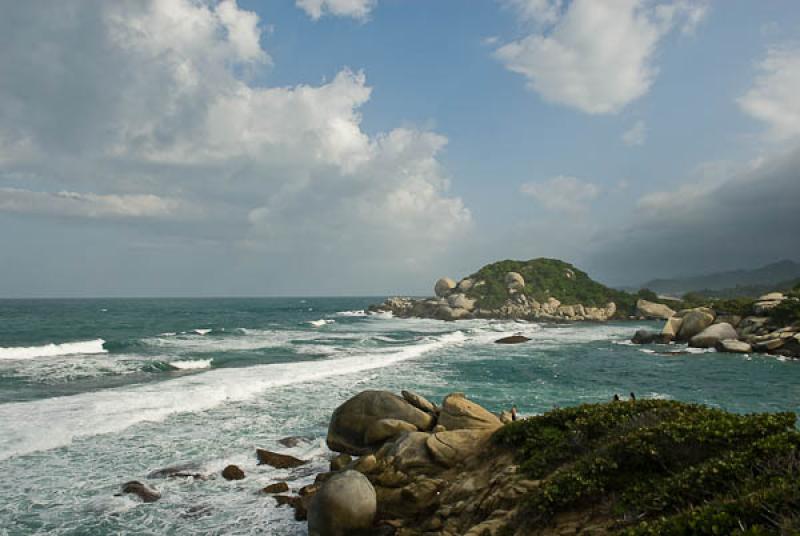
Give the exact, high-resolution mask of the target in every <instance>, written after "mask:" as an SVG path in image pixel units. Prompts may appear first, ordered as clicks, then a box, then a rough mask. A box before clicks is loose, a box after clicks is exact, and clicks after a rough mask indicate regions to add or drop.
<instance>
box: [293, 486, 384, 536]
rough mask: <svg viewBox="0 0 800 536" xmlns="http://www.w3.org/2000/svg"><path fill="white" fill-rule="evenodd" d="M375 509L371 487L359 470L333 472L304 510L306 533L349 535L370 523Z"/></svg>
mask: <svg viewBox="0 0 800 536" xmlns="http://www.w3.org/2000/svg"><path fill="white" fill-rule="evenodd" d="M376 512H377V498H376V494H375V488H373V487H372V484H371V483H370V481H369V480H368V479H367V477H365V476H364V475H362V474H361V473H359V472H356V471H344V472H342V473H338V474H336V475H335V476H333V477H332V478H331V479H330V480H328V481H327V482H325V484H323V485H322V489H320V490H319V492H318V493H316V494H315V495H314V498H313V499H312V500H311V504H310V508H309V511H308V533H309V536H350V535H352V534H354V533H356V532H357V531H362V530H367V529H369V528H370V527H372V522H373V521H374V519H375V514H376Z"/></svg>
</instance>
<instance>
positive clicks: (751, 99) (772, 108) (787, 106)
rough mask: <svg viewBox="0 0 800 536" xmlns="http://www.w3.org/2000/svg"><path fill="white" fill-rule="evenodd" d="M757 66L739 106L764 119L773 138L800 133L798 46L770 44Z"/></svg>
mask: <svg viewBox="0 0 800 536" xmlns="http://www.w3.org/2000/svg"><path fill="white" fill-rule="evenodd" d="M758 67H759V71H760V74H759V75H758V76H757V77H756V79H755V82H754V84H753V87H752V88H751V89H750V90H749V91H748V92H747V93H745V94H744V95H743V96H742V97H740V98H739V100H738V102H739V106H740V107H741V108H742V110H743V111H744V112H745V113H747V114H749V115H750V116H752V117H754V118H756V119H758V120H759V121H763V122H764V123H766V124H767V126H768V128H769V132H770V135H771V136H772V137H773V138H774V139H776V140H787V139H789V138H795V137H797V136H800V48H789V47H774V48H771V49H770V50H769V51H768V52H767V56H766V58H764V59H763V60H762V61H761V62H760V63H759V65H758Z"/></svg>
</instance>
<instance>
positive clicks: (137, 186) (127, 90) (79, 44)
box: [0, 0, 471, 274]
mask: <svg viewBox="0 0 800 536" xmlns="http://www.w3.org/2000/svg"><path fill="white" fill-rule="evenodd" d="M329 4H330V5H329ZM358 4H359V5H362V6H364V9H366V8H367V7H368V6H371V5H372V4H371V3H369V2H360V3H358ZM325 5H327V6H328V9H331V10H333V9H334V8H333V7H332V6H334V5H335V6H338V7H336V9H337V10H339V11H337V13H338V12H342V13H343V12H344V11H341V10H345V11H347V10H348V9H350V8H347V7H346V6H348V5H352V6H355V5H356V3H347V2H326V3H325ZM331 12H333V11H331ZM349 12H351V13H357V10H356V9H355V7H353V8H352V9H351V10H350V11H349ZM21 21H25V24H22V23H21ZM261 28H262V26H261V21H259V19H258V17H257V16H256V15H255V14H254V13H252V12H248V11H246V10H243V9H242V8H240V7H239V6H237V4H236V3H235V2H234V1H233V0H224V1H222V2H219V3H207V2H196V1H193V0H157V1H156V0H151V1H146V2H142V1H138V0H137V1H133V0H129V1H128V0H123V1H120V2H106V1H104V0H80V1H76V2H64V3H58V4H57V5H53V4H49V5H47V6H45V5H43V4H39V3H36V2H16V3H13V4H12V5H10V6H8V7H7V9H6V10H5V12H4V16H3V17H2V19H0V45H2V47H3V54H2V55H0V72H3V76H2V77H1V78H0V188H3V190H2V191H0V198H1V199H2V200H1V201H0V212H1V211H5V212H14V213H19V212H28V213H32V214H39V215H42V214H47V215H61V216H70V217H74V218H80V217H84V218H92V219H100V218H105V219H113V220H123V221H124V222H132V224H135V222H136V221H141V220H147V219H152V220H160V219H170V218H171V219H175V220H181V221H186V220H189V219H192V218H193V217H194V216H196V215H197V214H202V215H203V218H202V219H201V221H196V220H194V224H193V225H191V230H190V231H188V230H187V229H188V226H187V229H183V230H181V229H178V230H176V229H175V228H173V229H172V231H173V232H183V231H186V232H191V233H193V234H194V235H195V236H197V235H205V236H213V237H215V238H216V239H219V240H224V241H225V242H227V243H232V244H234V243H235V244H240V245H246V246H247V248H248V249H249V250H253V251H264V250H271V251H281V250H285V251H289V250H291V251H293V252H295V253H296V254H297V257H298V258H300V257H302V255H305V257H304V258H305V259H307V261H308V263H307V266H309V269H311V267H312V264H313V265H314V266H316V265H320V266H322V265H333V264H336V263H339V262H340V261H342V260H343V259H348V261H349V262H352V261H353V260H354V259H356V260H357V259H359V258H363V257H364V256H367V255H369V256H371V257H373V258H375V259H378V260H379V263H380V264H381V266H382V267H384V268H387V267H388V268H387V273H395V274H396V271H395V272H391V269H394V270H402V269H401V268H398V266H399V264H398V259H399V260H400V261H402V260H404V259H406V257H407V256H408V254H407V252H406V251H404V248H406V247H407V246H409V245H410V244H412V243H413V245H414V248H415V249H416V250H417V254H419V255H430V256H432V257H435V256H436V255H444V254H445V253H444V252H445V250H446V246H447V244H448V243H449V242H450V241H452V240H453V239H454V238H456V237H457V236H459V235H460V234H461V233H463V232H464V231H465V230H466V229H468V228H469V226H470V225H471V215H470V212H469V210H468V209H467V208H466V207H465V206H464V205H463V203H462V201H461V200H460V199H459V198H457V197H452V196H450V195H449V194H448V189H449V176H448V173H447V172H446V170H444V169H443V167H442V166H441V164H440V163H439V160H438V157H439V155H440V153H441V151H442V150H443V149H444V147H445V145H446V141H447V140H446V139H445V138H444V137H443V136H440V135H438V134H436V133H434V132H429V131H427V130H424V129H415V128H413V127H405V128H398V129H394V130H389V131H388V132H385V133H381V134H378V135H368V134H367V133H366V132H364V130H363V129H362V127H361V112H360V108H361V107H362V106H363V105H364V104H365V103H366V102H368V101H369V99H370V97H371V88H370V87H369V86H368V84H367V79H366V75H365V74H364V73H363V72H357V71H353V70H350V69H342V70H341V71H340V72H339V73H337V74H336V75H335V76H334V77H333V78H332V79H331V80H330V81H328V82H325V83H321V84H318V85H311V84H299V85H294V86H285V87H265V86H263V85H255V84H253V83H251V82H250V79H251V75H252V74H254V73H255V72H257V70H258V69H264V68H268V67H269V65H270V63H271V58H270V56H269V54H268V52H267V51H266V50H265V49H264V48H262V46H261ZM74 192H82V193H74ZM189 200H191V201H189ZM190 208H191V210H190ZM323 258H324V259H326V261H325V262H320V259H323ZM290 261H291V260H290V259H286V260H283V259H280V258H274V259H273V260H272V262H273V263H274V264H279V263H281V262H285V263H289V262H290ZM262 262H263V261H262ZM342 266H343V268H342V269H343V270H344V265H342ZM353 273H354V274H357V270H354V271H353Z"/></svg>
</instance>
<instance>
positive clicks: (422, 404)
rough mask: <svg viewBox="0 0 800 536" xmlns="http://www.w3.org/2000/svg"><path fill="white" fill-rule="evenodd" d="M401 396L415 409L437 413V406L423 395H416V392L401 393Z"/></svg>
mask: <svg viewBox="0 0 800 536" xmlns="http://www.w3.org/2000/svg"><path fill="white" fill-rule="evenodd" d="M400 394H401V395H402V397H403V398H404V399H405V400H406V402H408V403H409V404H411V405H412V406H414V407H415V408H418V409H421V410H422V411H425V412H427V413H436V406H435V405H434V404H433V402H431V401H430V400H428V399H427V398H425V397H424V396H422V395H421V394H419V393H415V392H414V391H401V392H400Z"/></svg>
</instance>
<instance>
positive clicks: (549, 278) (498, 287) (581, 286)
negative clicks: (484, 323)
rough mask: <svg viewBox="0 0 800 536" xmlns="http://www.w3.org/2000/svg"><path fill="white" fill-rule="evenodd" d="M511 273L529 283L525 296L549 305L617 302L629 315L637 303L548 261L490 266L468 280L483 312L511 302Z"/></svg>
mask: <svg viewBox="0 0 800 536" xmlns="http://www.w3.org/2000/svg"><path fill="white" fill-rule="evenodd" d="M508 272H516V273H518V274H520V275H521V276H522V277H523V279H524V280H525V287H524V289H523V290H522V293H523V294H525V295H526V296H528V297H529V298H533V299H535V300H537V301H539V302H545V301H547V300H548V298H550V297H553V298H555V299H557V300H558V301H560V302H561V303H563V304H568V305H571V304H577V303H580V304H583V305H586V306H592V307H602V306H604V305H606V304H607V303H608V302H614V303H616V305H617V308H618V309H620V310H623V311H628V310H630V309H631V308H632V307H633V306H634V303H635V301H636V298H635V297H634V295H632V294H629V293H627V292H624V291H621V290H616V289H612V288H609V287H607V286H605V285H603V284H601V283H598V282H597V281H594V280H593V279H592V278H590V277H589V276H588V274H586V272H583V271H581V270H579V269H577V268H576V267H575V266H573V265H571V264H569V263H567V262H564V261H561V260H558V259H545V258H539V259H532V260H529V261H514V260H503V261H498V262H493V263H492V264H487V265H486V266H484V267H483V268H481V269H480V270H478V271H477V272H475V273H474V274H472V275H470V276H469V277H468V279H470V280H472V281H474V282H475V284H474V285H473V287H472V288H471V289H469V290H468V291H467V295H468V296H469V297H470V298H472V299H474V300H476V301H477V303H478V305H479V306H480V307H482V308H492V307H497V306H499V305H501V304H502V303H503V302H505V301H506V300H507V299H508V298H509V291H508V288H507V285H506V281H505V277H506V274H507V273H508ZM481 282H483V283H481Z"/></svg>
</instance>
